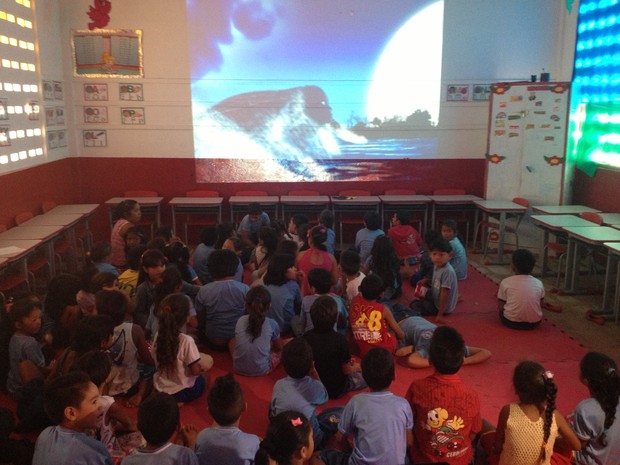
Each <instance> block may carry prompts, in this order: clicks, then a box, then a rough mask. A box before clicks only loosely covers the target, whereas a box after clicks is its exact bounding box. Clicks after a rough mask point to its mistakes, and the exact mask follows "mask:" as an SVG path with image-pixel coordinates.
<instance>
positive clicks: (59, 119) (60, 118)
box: [56, 107, 65, 125]
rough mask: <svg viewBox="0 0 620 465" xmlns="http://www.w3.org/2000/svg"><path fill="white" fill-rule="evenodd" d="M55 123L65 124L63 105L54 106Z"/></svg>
mask: <svg viewBox="0 0 620 465" xmlns="http://www.w3.org/2000/svg"><path fill="white" fill-rule="evenodd" d="M56 124H58V125H62V124H65V107H56Z"/></svg>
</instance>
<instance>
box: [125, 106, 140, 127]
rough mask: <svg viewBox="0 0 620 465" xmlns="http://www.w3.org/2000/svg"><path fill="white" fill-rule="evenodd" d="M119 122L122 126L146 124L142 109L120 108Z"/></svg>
mask: <svg viewBox="0 0 620 465" xmlns="http://www.w3.org/2000/svg"><path fill="white" fill-rule="evenodd" d="M121 122H122V123H123V124H146V121H145V119H144V107H131V108H121Z"/></svg>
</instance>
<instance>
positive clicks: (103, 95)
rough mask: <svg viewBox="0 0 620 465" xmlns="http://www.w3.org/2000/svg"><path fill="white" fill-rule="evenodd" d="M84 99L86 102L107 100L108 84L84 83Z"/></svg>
mask: <svg viewBox="0 0 620 465" xmlns="http://www.w3.org/2000/svg"><path fill="white" fill-rule="evenodd" d="M84 100H86V101H87V102H92V101H96V100H99V101H107V100H108V85H107V84H84Z"/></svg>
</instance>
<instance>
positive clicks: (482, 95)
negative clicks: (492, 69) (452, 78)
mask: <svg viewBox="0 0 620 465" xmlns="http://www.w3.org/2000/svg"><path fill="white" fill-rule="evenodd" d="M490 95H491V84H474V85H473V92H472V94H471V99H472V100H473V101H486V100H489V96H490Z"/></svg>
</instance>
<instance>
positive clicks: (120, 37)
mask: <svg viewBox="0 0 620 465" xmlns="http://www.w3.org/2000/svg"><path fill="white" fill-rule="evenodd" d="M71 49H72V51H73V75H74V76H75V77H96V78H101V77H111V78H128V77H135V78H141V77H143V76H144V68H143V66H142V31H141V30H139V29H137V30H129V29H97V30H94V31H90V30H87V29H85V30H74V31H71Z"/></svg>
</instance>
